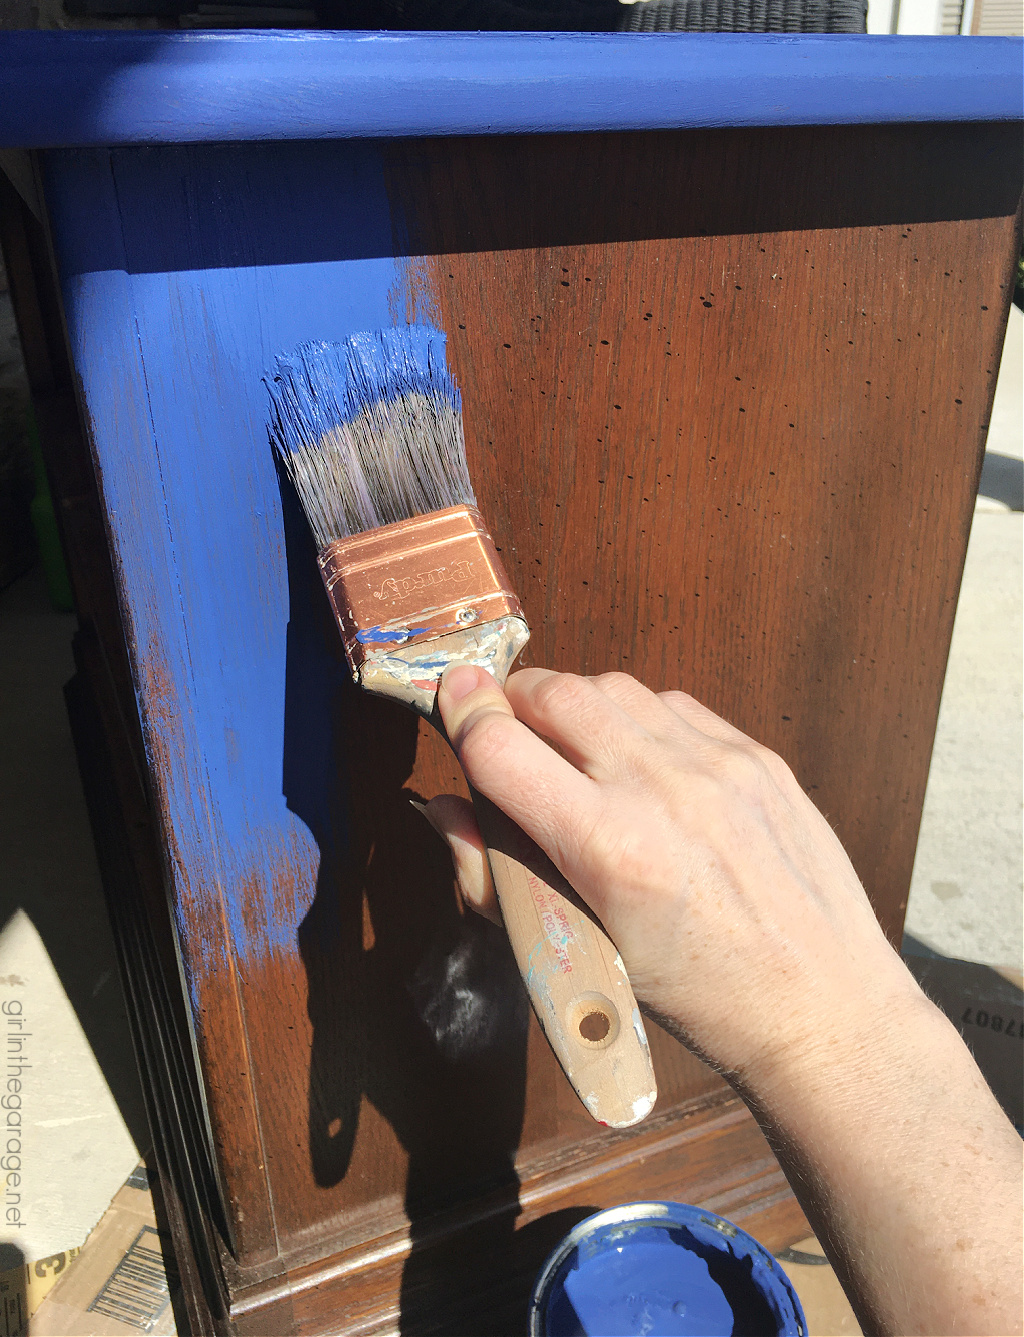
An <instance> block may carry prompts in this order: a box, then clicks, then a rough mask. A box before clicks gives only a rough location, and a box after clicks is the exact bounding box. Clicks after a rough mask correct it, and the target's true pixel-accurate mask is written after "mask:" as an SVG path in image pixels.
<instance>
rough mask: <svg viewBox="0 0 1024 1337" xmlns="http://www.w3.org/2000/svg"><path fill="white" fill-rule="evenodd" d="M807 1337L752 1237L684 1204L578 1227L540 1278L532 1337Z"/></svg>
mask: <svg viewBox="0 0 1024 1337" xmlns="http://www.w3.org/2000/svg"><path fill="white" fill-rule="evenodd" d="M733 1332H737V1333H743V1334H744V1337H806V1333H807V1323H806V1320H805V1319H804V1314H803V1310H802V1309H801V1307H800V1301H799V1300H798V1299H797V1295H796V1292H795V1291H794V1290H793V1287H792V1285H791V1284H790V1281H789V1278H788V1277H787V1276H786V1274H785V1273H784V1272H783V1270H782V1268H781V1267H780V1265H779V1264H778V1263H777V1262H776V1261H775V1259H774V1258H773V1257H772V1255H771V1254H770V1253H769V1252H768V1250H767V1249H765V1248H764V1247H763V1246H762V1245H760V1244H758V1242H757V1240H755V1239H754V1238H753V1237H752V1236H750V1235H748V1234H747V1233H746V1231H744V1230H740V1229H739V1228H738V1227H737V1226H734V1225H733V1224H732V1222H731V1221H726V1220H724V1219H723V1218H722V1217H720V1216H716V1215H715V1214H714V1212H708V1211H705V1210H704V1209H703V1208H702V1207H690V1206H688V1205H687V1204H686V1203H681V1202H633V1203H627V1204H626V1205H624V1206H622V1207H611V1208H609V1209H608V1210H607V1211H603V1212H598V1213H596V1215H594V1216H588V1217H587V1219H586V1220H585V1221H581V1222H580V1224H579V1225H578V1226H576V1227H575V1229H574V1230H571V1231H570V1232H569V1234H568V1235H566V1237H565V1239H564V1240H562V1242H561V1244H559V1246H558V1248H557V1249H555V1250H554V1252H553V1253H552V1254H551V1255H550V1257H549V1258H548V1260H547V1262H546V1263H545V1264H544V1266H543V1267H542V1268H541V1270H540V1274H539V1275H538V1277H537V1280H536V1282H535V1283H534V1287H533V1294H532V1295H531V1296H530V1316H529V1333H530V1337H640V1334H649V1335H650V1337H719V1334H722V1337H729V1334H731V1333H733Z"/></svg>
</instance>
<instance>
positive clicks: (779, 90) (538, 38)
mask: <svg viewBox="0 0 1024 1337" xmlns="http://www.w3.org/2000/svg"><path fill="white" fill-rule="evenodd" d="M1021 51H1022V43H1021V41H1020V39H1018V38H1012V37H975V38H972V39H971V40H970V42H950V41H949V40H948V39H946V38H945V37H881V36H879V37H875V36H872V37H868V36H849V35H830V34H799V35H777V34H764V33H752V34H748V33H671V34H653V33H652V34H641V33H633V34H625V33H427V32H421V33H373V32H351V33H349V32H287V33H285V32H264V33H254V32H231V33H227V32H217V33H214V32H198V31H193V32H175V33H169V32H161V33H155V32H154V33H141V32H31V31H16V32H3V33H0V68H2V69H3V71H4V81H3V95H2V96H0V144H2V145H5V146H9V147H25V148H41V147H58V146H71V145H94V146H101V145H113V144H138V143H146V144H157V143H189V142H197V141H199V142H201V141H208V142H213V141H220V142H224V141H228V140H261V139H262V140H272V139H277V140H281V139H299V140H313V139H320V138H345V137H372V136H384V137H395V136H404V135H463V134H536V133H543V132H550V131H572V130H634V129H635V130H639V129H673V128H680V127H688V126H699V127H711V126H748V125H842V124H869V123H881V122H907V121H984V120H1020V119H1021V116H1022V106H1021V74H1020V71H1021Z"/></svg>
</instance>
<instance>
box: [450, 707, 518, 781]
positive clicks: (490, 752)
mask: <svg viewBox="0 0 1024 1337" xmlns="http://www.w3.org/2000/svg"><path fill="white" fill-rule="evenodd" d="M516 729H517V725H516V721H515V720H514V719H512V717H511V716H510V715H506V714H505V713H504V712H503V711H498V710H483V711H481V712H480V713H479V714H478V715H476V716H475V717H470V719H469V720H467V722H466V724H465V725H464V726H463V730H462V734H461V736H460V738H459V760H460V761H461V762H462V764H463V766H464V767H465V768H466V770H467V771H475V770H478V769H479V768H481V767H484V766H486V765H487V764H488V762H490V761H492V760H493V759H494V758H496V757H500V756H502V754H503V753H505V752H506V751H507V750H508V748H509V747H511V746H512V744H513V742H514V740H515V735H516Z"/></svg>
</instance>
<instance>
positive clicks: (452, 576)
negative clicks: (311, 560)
mask: <svg viewBox="0 0 1024 1337" xmlns="http://www.w3.org/2000/svg"><path fill="white" fill-rule="evenodd" d="M318 560H319V563H320V574H321V575H322V576H323V578H324V584H325V585H326V587H327V593H328V595H329V597H330V600H331V604H332V606H333V608H334V613H335V616H336V617H337V619H338V626H339V627H340V628H341V637H342V640H343V641H344V643H345V654H346V655H347V656H348V662H349V664H350V666H351V668H352V672H353V674H354V675H355V677H356V678H358V677H359V669H360V666H361V665H362V663H363V662H364V660H365V659H366V658H367V656H368V655H369V654H371V653H373V652H375V651H376V652H380V651H386V650H387V649H388V648H389V647H393V646H399V645H414V644H415V643H416V642H417V641H431V640H434V639H436V638H437V637H438V636H446V635H448V634H449V633H450V632H453V631H460V630H462V629H464V628H466V627H473V626H476V625H478V624H479V623H481V622H492V621H494V620H495V619H497V618H500V617H507V616H509V615H511V616H513V617H522V616H523V610H522V608H521V607H520V604H519V600H518V599H517V598H516V596H515V594H514V593H513V592H512V588H511V586H510V584H509V579H508V576H506V574H505V571H504V568H503V567H502V565H501V559H500V558H499V557H498V552H497V549H496V548H495V546H494V540H493V539H492V538H491V536H490V534H489V533H488V532H487V528H486V526H485V525H484V522H483V518H482V516H481V515H480V512H479V511H478V510H477V509H476V508H475V507H473V506H450V507H449V508H448V509H447V510H444V511H432V512H431V513H430V514H429V515H418V516H416V517H415V518H414V519H412V520H399V521H398V523H397V524H392V525H382V526H381V528H380V529H369V530H367V531H366V532H365V533H363V534H356V535H355V536H354V537H352V538H347V539H336V540H335V541H334V542H333V543H331V544H329V545H328V546H327V547H326V548H323V549H322V550H321V552H320V555H319V558H318Z"/></svg>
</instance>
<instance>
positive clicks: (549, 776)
mask: <svg viewBox="0 0 1024 1337" xmlns="http://www.w3.org/2000/svg"><path fill="white" fill-rule="evenodd" d="M438 704H439V709H440V712H441V716H442V718H443V720H444V723H445V727H446V729H447V730H448V734H449V737H450V738H451V740H452V744H453V746H454V748H455V750H456V752H457V754H458V756H459V760H460V762H461V763H462V766H463V769H464V770H465V772H466V775H467V776H468V778H469V780H470V781H471V783H472V784H473V785H474V786H475V787H476V788H477V789H479V790H480V792H481V793H483V794H485V795H486V796H487V797H488V798H490V799H491V800H492V801H493V802H494V803H496V804H497V805H498V806H499V807H500V808H502V809H504V811H505V812H507V813H508V814H509V815H510V816H511V817H512V818H513V819H514V820H515V821H516V822H517V823H518V824H519V825H520V826H521V827H522V829H523V830H524V831H525V832H526V833H527V834H528V835H530V836H531V837H532V838H533V839H534V840H535V841H536V843H537V844H538V845H539V846H540V847H541V849H542V850H544V852H545V853H546V854H547V855H548V856H549V857H550V858H551V859H552V861H553V862H554V864H555V865H556V866H557V867H558V869H559V870H560V871H561V872H562V874H563V875H564V876H565V877H566V879H567V880H568V881H569V882H570V883H571V885H572V886H573V887H574V888H575V889H576V891H577V892H578V893H579V895H580V896H581V897H582V898H583V899H584V900H585V901H586V902H587V904H588V905H589V906H590V907H591V909H593V910H594V912H595V913H596V914H597V916H598V917H599V918H600V919H601V921H602V923H603V924H604V925H605V928H606V929H607V930H608V933H609V934H610V936H611V937H612V939H613V940H614V942H615V943H616V946H617V947H618V948H619V951H620V953H621V954H622V957H623V960H624V962H625V965H626V969H627V971H628V973H629V976H630V980H631V982H632V984H633V988H634V991H635V993H636V995H637V998H638V999H639V1000H640V1001H641V1002H642V1003H643V1004H645V1005H646V1007H647V1008H648V1010H650V1011H651V1012H652V1013H653V1014H654V1015H655V1016H656V1017H658V1018H659V1019H660V1020H662V1021H664V1022H665V1023H666V1024H667V1025H668V1026H669V1027H670V1028H671V1029H672V1030H673V1031H674V1032H675V1033H676V1034H677V1035H679V1037H680V1038H681V1039H683V1040H684V1042H685V1043H687V1044H688V1045H689V1046H690V1047H691V1048H693V1049H694V1050H696V1051H697V1052H698V1053H700V1054H701V1055H702V1056H704V1057H705V1058H707V1059H708V1060H709V1061H711V1062H712V1063H714V1064H715V1065H716V1066H718V1067H719V1068H721V1069H722V1070H723V1071H725V1072H726V1073H727V1074H728V1075H730V1076H732V1077H733V1079H734V1080H736V1081H737V1083H738V1084H739V1085H741V1086H744V1087H746V1088H748V1089H753V1090H755V1091H756V1090H757V1089H758V1087H759V1086H760V1085H761V1084H763V1082H764V1081H765V1080H767V1079H768V1077H769V1075H770V1074H771V1073H773V1072H774V1071H775V1070H777V1069H779V1068H780V1067H781V1066H786V1065H791V1064H792V1063H793V1062H795V1061H797V1060H798V1059H799V1061H802V1062H805V1063H806V1062H810V1063H813V1062H814V1056H815V1054H816V1053H818V1051H820V1050H822V1049H823V1047H827V1046H829V1045H831V1044H832V1043H834V1040H835V1031H834V1027H836V1026H838V1025H840V1024H841V1025H842V1026H844V1027H848V1026H849V1024H850V1022H851V1008H852V1007H855V1005H856V1002H857V1000H858V999H859V1000H862V1001H863V1003H864V1006H865V1009H866V1010H870V1011H871V1012H874V1011H875V1009H877V1008H878V1007H879V1006H880V1005H881V1004H883V1002H884V1000H885V999H886V998H889V999H890V1000H891V1001H893V1002H895V1001H896V1000H897V999H898V1000H899V1001H900V1003H901V1004H902V1005H903V1006H906V1005H907V1004H908V1003H910V1004H911V1005H914V1004H916V1002H917V1001H920V1003H922V1004H924V1001H925V1000H924V999H923V996H921V995H920V993H919V991H918V990H917V987H916V985H915V984H914V982H913V980H912V978H911V976H910V975H909V973H908V972H907V971H906V969H905V967H904V966H903V964H902V962H901V961H900V960H899V958H898V956H897V955H896V953H895V952H894V951H893V950H892V949H891V948H890V946H889V944H888V943H887V941H886V940H885V937H884V935H883V934H882V931H881V929H880V928H879V925H878V922H877V920H876V919H875V916H874V913H873V911H872V909H871V906H870V904H869V903H868V899H867V896H866V895H865V893H864V890H863V888H862V887H861V885H860V882H859V881H858V879H857V876H856V874H855V872H854V870H853V868H852V866H851V864H850V861H849V859H848V858H847V856H846V854H845V852H844V850H843V848H842V846H841V845H840V843H839V841H838V839H837V837H836V835H835V833H834V832H833V831H832V829H831V828H830V827H829V825H828V823H827V822H826V821H825V819H824V818H823V817H822V816H821V814H820V813H819V812H818V811H817V809H816V808H815V807H814V805H813V804H812V803H811V801H810V800H809V799H808V798H807V796H806V795H805V794H804V793H803V791H802V790H801V789H800V786H799V784H798V783H797V781H796V779H795V778H794V776H793V774H792V772H791V771H790V769H789V767H788V766H786V764H785V763H784V762H783V761H782V760H781V759H780V758H779V757H778V756H776V755H775V754H774V753H773V752H771V751H769V750H768V749H767V748H765V747H762V746H760V745H759V744H758V743H756V742H754V741H753V740H752V739H750V738H748V737H747V736H746V735H745V734H743V733H741V732H740V731H739V730H738V729H735V728H733V727H732V726H731V725H730V724H727V723H726V722H725V721H724V720H722V719H719V718H718V716H716V715H714V714H713V713H712V712H711V711H710V710H707V709H706V708H705V707H703V706H701V705H699V704H698V703H697V702H696V701H694V700H693V698H692V697H689V696H686V695H685V694H684V693H682V692H665V693H661V694H655V693H654V692H651V691H649V690H648V689H647V688H646V687H643V686H642V685H641V684H640V683H638V682H637V681H635V680H634V679H633V678H630V677H628V676H627V675H625V674H619V673H609V674H605V675H602V676H601V677H597V678H581V677H577V676H575V675H572V674H562V673H552V672H549V671H547V670H543V669H525V670H521V671H520V672H518V673H515V674H513V675H512V676H511V677H510V678H509V681H508V684H507V687H506V691H505V693H502V691H501V689H500V688H499V687H498V686H497V684H496V683H495V681H494V680H493V678H491V677H490V675H488V674H487V673H486V672H484V671H483V670H482V669H476V668H472V667H468V666H464V665H463V666H457V667H453V668H450V669H449V670H448V671H447V672H446V673H445V675H444V678H443V679H442V683H441V688H440V691H439V694H438ZM545 739H547V740H550V744H552V745H553V746H550V745H549V743H548V742H546V741H544V740H545ZM555 748H557V749H558V751H556V750H555ZM427 816H428V817H429V819H430V820H431V822H432V823H433V825H434V826H435V827H436V829H437V830H438V831H439V832H440V833H441V834H442V835H443V836H444V837H445V839H446V840H447V841H448V844H449V846H450V848H451V851H452V854H453V858H454V861H455V865H456V873H457V877H458V880H459V884H460V888H461V891H462V893H463V895H464V897H465V899H466V900H467V901H468V902H469V903H470V904H471V905H473V906H474V907H475V908H477V909H478V910H480V911H481V912H482V913H484V914H486V915H488V916H489V917H490V918H493V919H496V920H497V921H498V922H500V915H499V913H498V910H497V904H496V901H495V898H494V892H493V888H492V887H491V884H490V877H489V873H488V870H487V863H486V856H485V854H484V852H483V851H484V846H483V841H482V839H481V837H480V834H479V831H478V830H477V827H476V822H475V819H474V817H473V810H472V807H471V805H470V804H468V803H467V802H466V801H465V800H463V799H459V798H457V797H455V796H453V795H441V796H439V797H437V798H434V799H432V800H431V802H430V803H429V804H428V805H427Z"/></svg>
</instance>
